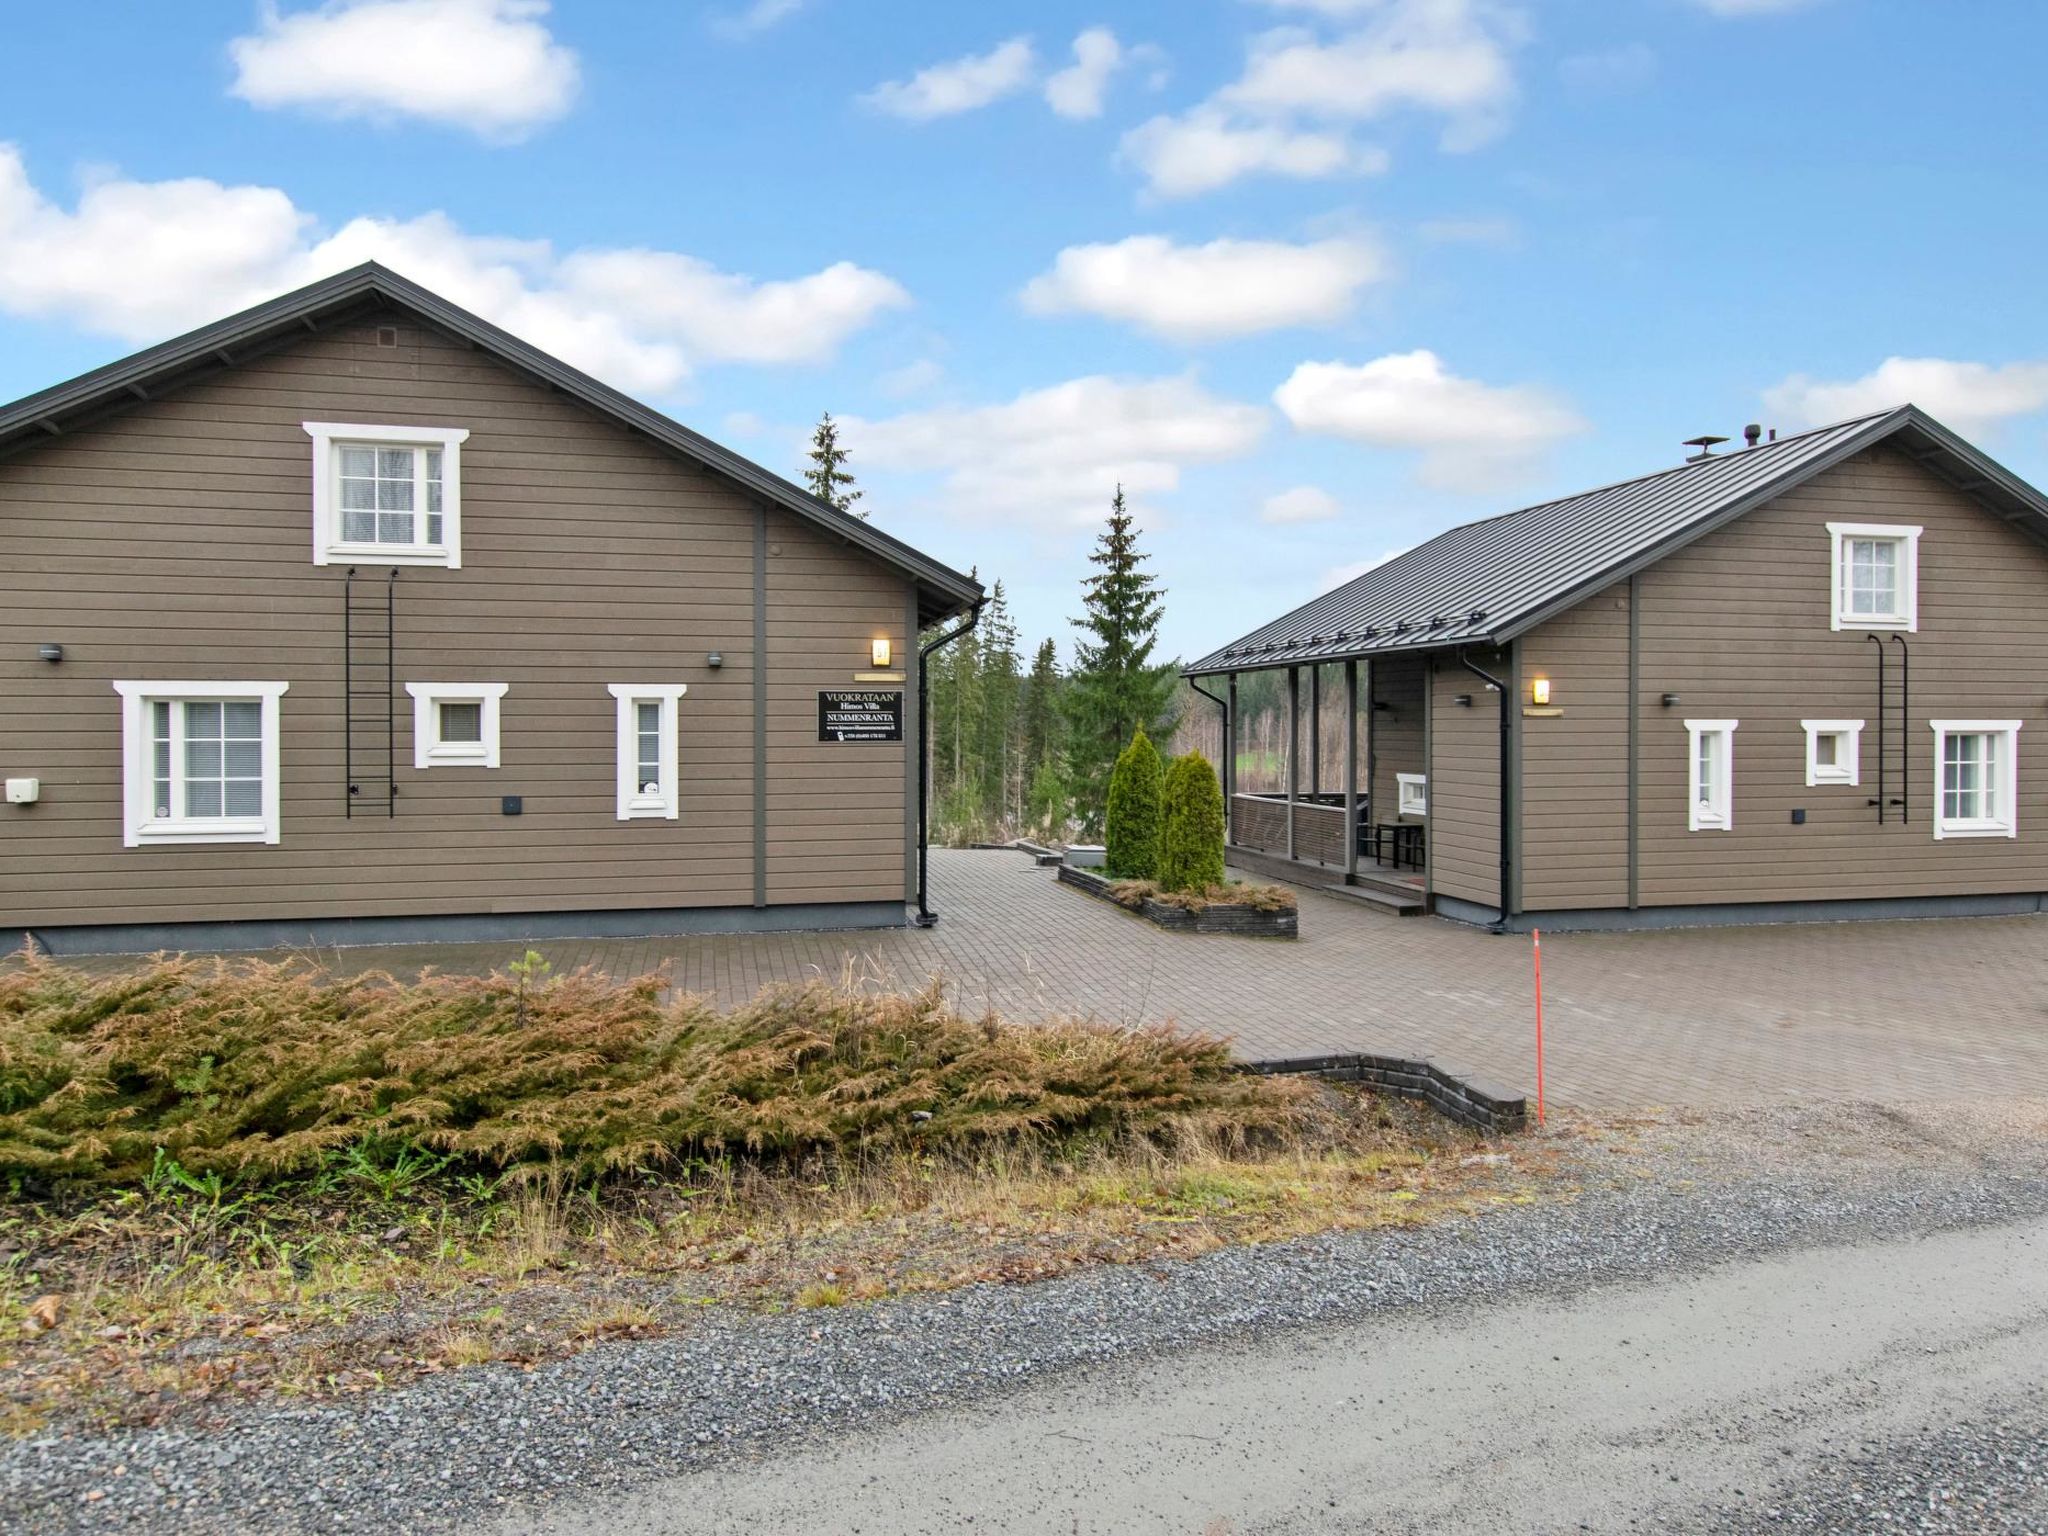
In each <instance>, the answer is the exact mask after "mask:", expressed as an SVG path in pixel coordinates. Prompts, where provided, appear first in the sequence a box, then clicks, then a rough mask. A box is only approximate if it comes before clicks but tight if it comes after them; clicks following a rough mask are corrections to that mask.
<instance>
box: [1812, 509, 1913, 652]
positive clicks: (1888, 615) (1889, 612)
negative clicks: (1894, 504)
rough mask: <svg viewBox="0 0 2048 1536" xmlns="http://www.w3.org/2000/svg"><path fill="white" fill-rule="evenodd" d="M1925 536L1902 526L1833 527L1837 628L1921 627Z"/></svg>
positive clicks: (1849, 525)
mask: <svg viewBox="0 0 2048 1536" xmlns="http://www.w3.org/2000/svg"><path fill="white" fill-rule="evenodd" d="M1920 533H1921V530H1920V529H1919V528H1916V527H1908V526H1906V525H1904V524H1899V523H1829V524H1828V537H1829V539H1830V540H1831V541H1832V544H1833V555H1832V557H1831V560H1830V564H1831V567H1832V572H1833V580H1834V591H1835V598H1834V628H1836V629H1903V630H1906V631H1908V632H1911V631H1914V630H1917V629H1918V628H1919V627H1920Z"/></svg>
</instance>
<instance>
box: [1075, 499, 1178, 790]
mask: <svg viewBox="0 0 2048 1536" xmlns="http://www.w3.org/2000/svg"><path fill="white" fill-rule="evenodd" d="M1088 558H1089V560H1090V562H1091V563H1093V564H1094V565H1095V566H1096V567H1097V568H1098V569H1097V571H1096V573H1095V574H1094V575H1093V576H1090V577H1088V578H1087V579H1086V580H1085V581H1083V582H1082V584H1081V602H1082V613H1081V617H1080V618H1078V619H1075V620H1074V621H1073V622H1074V626H1075V627H1076V628H1077V629H1079V630H1081V631H1082V632H1083V634H1082V638H1080V639H1079V640H1077V641H1075V643H1074V671H1073V675H1072V676H1071V677H1070V678H1069V679H1068V680H1067V686H1066V689H1065V697H1066V701H1067V711H1066V713H1067V720H1068V724H1069V726H1070V727H1071V731H1070V735H1069V739H1068V768H1069V773H1070V778H1071V782H1072V784H1073V789H1074V796H1075V801H1076V809H1077V810H1078V811H1079V813H1080V815H1081V818H1082V821H1083V823H1084V825H1086V826H1087V827H1088V828H1089V829H1090V830H1094V829H1096V828H1099V827H1100V826H1101V825H1102V819H1103V814H1104V811H1105V809H1106V802H1107V799H1108V792H1109V775H1110V770H1111V768H1112V767H1113V766H1114V765H1115V762H1116V758H1117V754H1118V752H1119V751H1120V750H1121V749H1122V747H1123V744H1124V743H1125V742H1126V741H1128V740H1130V738H1131V735H1132V733H1133V732H1136V731H1144V730H1158V729H1160V728H1161V726H1162V725H1164V724H1167V723H1168V722H1166V719H1165V717H1166V715H1167V712H1168V705H1169V703H1170V701H1171V700H1172V698H1173V686H1174V667H1173V664H1172V663H1171V662H1167V663H1162V664H1154V663H1153V661H1152V651H1153V647H1154V646H1156V645H1157V644H1158V641H1159V615H1160V611H1161V606H1162V601H1163V599H1164V597H1165V594H1164V593H1163V592H1161V591H1160V589H1159V584H1158V581H1157V579H1156V578H1155V577H1153V576H1152V575H1151V573H1150V572H1148V571H1146V570H1144V569H1143V566H1144V564H1145V560H1146V558H1147V557H1146V556H1145V555H1143V554H1141V553H1140V552H1139V550H1138V536H1137V533H1136V531H1135V530H1134V529H1133V527H1132V520H1131V514H1130V512H1129V510H1128V509H1127V508H1126V506H1125V505H1124V491H1123V487H1122V486H1118V487H1117V490H1116V499H1115V500H1114V501H1113V502H1111V503H1110V511H1109V524H1108V526H1107V527H1106V528H1105V529H1104V530H1103V532H1102V535H1101V537H1100V538H1099V539H1098V540H1097V541H1096V546H1095V550H1094V552H1093V553H1091V554H1090V555H1089V557H1088Z"/></svg>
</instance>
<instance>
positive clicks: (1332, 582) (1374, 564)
mask: <svg viewBox="0 0 2048 1536" xmlns="http://www.w3.org/2000/svg"><path fill="white" fill-rule="evenodd" d="M1407 553H1408V551H1407V550H1406V549H1390V550H1388V551H1387V552H1386V553H1385V554H1384V555H1381V556H1380V557H1379V558H1378V559H1376V560H1353V561H1351V562H1349V563H1348V564H1345V565H1333V566H1331V567H1330V568H1329V569H1328V570H1327V571H1325V572H1323V574H1322V577H1321V579H1320V580H1318V581H1317V583H1316V596H1318V597H1321V596H1322V595H1323V594H1324V593H1325V592H1334V591H1336V590H1337V588H1339V587H1341V586H1343V585H1345V584H1346V583H1347V582H1353V581H1356V580H1358V578H1359V577H1361V576H1363V575H1364V574H1365V573H1366V572H1367V571H1376V570H1378V569H1379V568H1380V567H1381V566H1383V565H1385V564H1386V563H1387V562H1388V561H1389V560H1398V559H1399V558H1400V557H1401V556H1403V555H1405V554H1407Z"/></svg>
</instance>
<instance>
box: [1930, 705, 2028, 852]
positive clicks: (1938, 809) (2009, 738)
mask: <svg viewBox="0 0 2048 1536" xmlns="http://www.w3.org/2000/svg"><path fill="white" fill-rule="evenodd" d="M1929 723H1930V724H1932V725H1933V727H1934V835H1935V836H1936V837H1937V838H1946V837H2017V836H2019V814H2018V811H2019V738H2020V722H2019V721H2017V720H1935V721H1931V722H1929Z"/></svg>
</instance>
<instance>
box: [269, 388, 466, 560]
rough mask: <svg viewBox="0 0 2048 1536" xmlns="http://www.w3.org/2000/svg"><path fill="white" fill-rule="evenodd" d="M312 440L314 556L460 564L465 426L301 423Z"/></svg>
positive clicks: (331, 422) (325, 558) (333, 422)
mask: <svg viewBox="0 0 2048 1536" xmlns="http://www.w3.org/2000/svg"><path fill="white" fill-rule="evenodd" d="M300 425H301V426H303V427H304V428H305V429H306V433H307V435H308V436H309V437H311V438H312V439H313V563H314V564H315V565H327V564H329V563H330V562H335V561H344V560H374V561H376V562H377V563H378V564H379V565H445V566H447V567H448V568H449V569H450V570H454V569H457V568H458V567H460V566H461V564H462V444H463V442H464V440H465V439H467V438H468V436H469V432H468V430H467V429H466V428H462V427H385V426H364V425H359V424H353V423H349V422H339V421H307V422H301V423H300Z"/></svg>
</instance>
